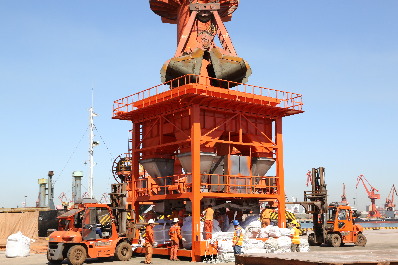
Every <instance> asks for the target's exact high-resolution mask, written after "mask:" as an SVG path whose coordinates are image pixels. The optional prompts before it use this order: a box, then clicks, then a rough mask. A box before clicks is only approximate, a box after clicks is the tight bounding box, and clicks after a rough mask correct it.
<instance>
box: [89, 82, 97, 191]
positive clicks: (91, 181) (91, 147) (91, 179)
mask: <svg viewBox="0 0 398 265" xmlns="http://www.w3.org/2000/svg"><path fill="white" fill-rule="evenodd" d="M95 116H97V114H96V113H95V112H94V90H93V89H92V90H91V107H90V109H89V127H90V136H89V137H90V139H89V149H88V153H89V166H90V174H89V177H88V195H89V197H90V198H91V199H93V198H94V195H93V184H94V146H97V145H98V142H97V141H94V117H95Z"/></svg>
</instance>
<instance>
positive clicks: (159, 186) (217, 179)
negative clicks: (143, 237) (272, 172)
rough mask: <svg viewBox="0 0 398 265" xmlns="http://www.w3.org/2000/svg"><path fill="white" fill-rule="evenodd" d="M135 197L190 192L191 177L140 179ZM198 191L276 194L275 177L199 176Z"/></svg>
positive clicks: (176, 176) (137, 182)
mask: <svg viewBox="0 0 398 265" xmlns="http://www.w3.org/2000/svg"><path fill="white" fill-rule="evenodd" d="M134 187H135V192H136V193H137V194H136V195H137V196H152V195H166V194H179V193H186V192H192V175H191V174H181V175H174V176H168V177H159V178H149V179H148V178H140V179H138V180H136V181H135V183H134ZM200 191H201V192H202V193H206V192H216V193H230V194H277V192H278V178H277V177H275V176H270V177H269V176H267V177H258V176H241V175H217V174H202V175H200Z"/></svg>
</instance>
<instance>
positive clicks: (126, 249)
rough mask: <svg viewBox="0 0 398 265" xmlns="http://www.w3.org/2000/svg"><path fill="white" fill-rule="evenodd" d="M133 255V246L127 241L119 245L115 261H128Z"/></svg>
mask: <svg viewBox="0 0 398 265" xmlns="http://www.w3.org/2000/svg"><path fill="white" fill-rule="evenodd" d="M132 255H133V250H132V248H131V245H130V244H129V243H127V242H126V241H124V242H122V243H120V244H119V245H117V247H116V250H115V260H121V261H128V260H129V259H131V256H132Z"/></svg>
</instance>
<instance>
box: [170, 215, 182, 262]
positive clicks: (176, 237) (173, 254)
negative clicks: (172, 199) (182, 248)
mask: <svg viewBox="0 0 398 265" xmlns="http://www.w3.org/2000/svg"><path fill="white" fill-rule="evenodd" d="M169 236H170V240H171V251H170V260H173V261H178V260H179V259H178V258H177V251H178V247H179V245H180V239H182V240H184V239H183V238H182V236H181V228H180V226H179V225H178V218H174V219H173V221H172V226H171V227H170V230H169Z"/></svg>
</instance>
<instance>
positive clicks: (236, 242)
mask: <svg viewBox="0 0 398 265" xmlns="http://www.w3.org/2000/svg"><path fill="white" fill-rule="evenodd" d="M232 224H233V225H234V228H235V232H234V237H233V238H232V246H233V248H234V254H235V255H238V254H241V253H242V245H243V229H242V227H240V226H239V221H238V220H233V221H232Z"/></svg>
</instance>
